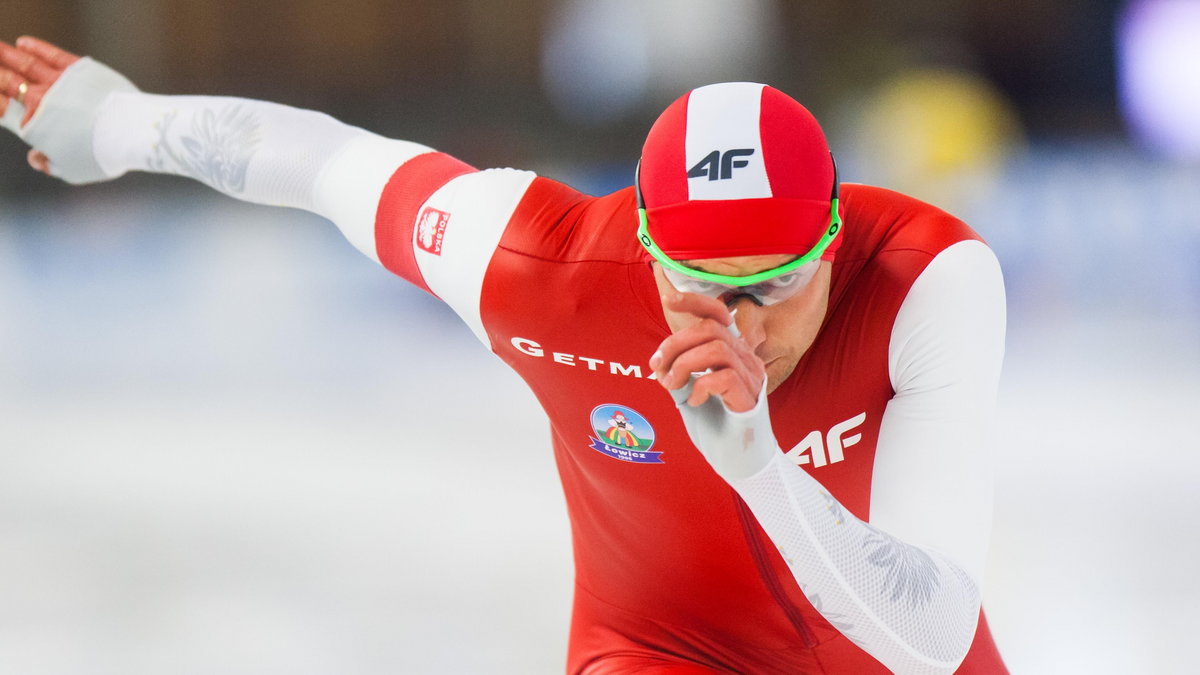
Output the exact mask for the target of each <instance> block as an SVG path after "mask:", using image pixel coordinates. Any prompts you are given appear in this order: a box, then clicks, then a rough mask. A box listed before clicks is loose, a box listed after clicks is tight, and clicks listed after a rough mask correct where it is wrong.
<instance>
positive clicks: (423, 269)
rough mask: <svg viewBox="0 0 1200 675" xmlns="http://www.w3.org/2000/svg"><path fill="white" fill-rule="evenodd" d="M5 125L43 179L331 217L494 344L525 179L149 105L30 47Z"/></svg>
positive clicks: (4, 106) (202, 109) (251, 118)
mask: <svg viewBox="0 0 1200 675" xmlns="http://www.w3.org/2000/svg"><path fill="white" fill-rule="evenodd" d="M19 83H25V87H23V88H22V89H18V85H19ZM22 90H23V91H24V104H22V103H21V102H19V101H18V100H17V97H18V96H19V95H20V94H21V91H22ZM0 114H2V119H0V126H4V127H6V128H8V129H10V130H11V131H13V132H14V133H16V134H17V135H18V136H20V137H21V138H22V139H24V140H25V141H26V142H27V143H29V144H30V145H31V146H33V148H34V149H33V150H32V151H31V154H30V162H31V163H32V164H33V165H34V167H35V168H38V169H40V170H43V171H46V172H47V173H50V174H52V175H56V176H58V177H60V178H62V179H63V180H66V181H67V182H71V183H89V182H96V181H101V180H108V179H112V178H116V177H117V176H120V175H122V174H124V173H125V172H127V171H153V172H158V173H169V174H177V175H181V176H187V177H190V178H194V179H196V180H198V181H200V182H202V183H205V184H206V185H209V186H210V187H212V188H214V189H216V190H219V191H221V192H223V193H225V194H228V195H230V196H232V197H236V198H238V199H242V200H245V201H249V202H255V203H259V204H268V205H274V206H289V207H294V208H301V209H306V210H309V211H313V212H315V213H318V214H320V215H322V216H325V217H326V218H328V219H330V220H331V221H333V222H334V223H335V224H336V225H337V226H338V227H339V228H340V229H341V230H342V233H343V234H345V236H346V238H347V239H349V240H350V242H351V243H352V244H354V246H355V247H357V248H358V249H359V250H360V251H362V252H363V253H364V254H366V255H367V256H369V257H370V258H372V259H373V260H376V261H377V262H379V263H381V264H382V265H383V266H384V267H386V268H387V269H389V270H390V271H392V272H394V273H396V274H398V275H400V276H402V277H404V278H405V279H407V280H409V281H411V282H412V283H414V284H416V285H417V286H419V287H421V288H423V289H425V290H428V291H429V292H431V293H433V294H435V295H437V296H438V297H440V298H441V299H442V300H444V301H445V302H446V304H448V305H450V306H451V307H452V308H453V309H454V310H455V311H456V312H457V313H458V314H459V316H461V317H462V318H463V320H464V321H466V323H467V325H468V326H470V327H471V329H472V331H473V332H474V333H475V335H476V336H477V337H478V338H479V339H480V340H481V341H482V342H484V344H488V337H487V334H486V331H485V330H484V328H483V321H482V317H481V315H480V294H481V289H482V285H483V277H484V274H485V271H486V269H487V264H488V261H489V260H490V257H491V252H492V251H493V250H494V248H495V246H496V245H497V243H498V242H499V240H500V236H501V234H502V233H503V231H504V228H505V225H506V224H507V222H508V220H509V218H510V217H511V215H512V214H513V212H514V210H515V209H516V207H517V205H518V203H519V202H520V201H521V199H522V198H523V196H524V195H525V193H526V191H527V189H528V188H529V186H530V185H531V183H532V182H533V180H534V178H535V176H534V174H532V173H530V172H527V171H517V170H513V169H489V170H485V171H476V170H475V169H473V168H472V167H470V166H468V165H466V164H464V163H462V162H460V161H458V160H456V159H454V158H453V157H450V156H448V155H445V154H443V153H439V152H436V151H434V150H432V149H430V148H428V147H426V146H424V145H420V144H418V143H412V142H408V141H399V140H391V139H387V138H384V137H382V136H378V135H376V134H373V133H370V132H367V131H364V130H362V129H358V128H355V127H352V126H349V125H346V124H343V123H341V122H339V121H337V120H335V119H333V118H332V117H329V116H328V115H324V114H321V113H316V112H312V111H307V110H299V109H296V108H291V107H288V106H283V105H278V104H274V103H266V102H263V101H253V100H248V99H240V98H227V97H215V96H156V95H152V94H145V93H142V92H140V91H138V89H137V88H136V87H135V86H134V85H133V84H132V83H130V82H129V81H128V80H126V79H125V78H124V77H122V76H121V75H120V74H119V73H116V72H115V71H113V70H112V69H110V68H108V67H106V66H104V65H102V64H100V63H98V62H96V61H93V60H91V59H86V58H85V59H80V58H79V57H78V56H75V55H74V54H70V53H68V52H65V51H63V50H61V49H59V48H57V47H55V46H53V45H51V44H49V43H46V42H42V41H40V40H35V39H31V38H22V39H21V40H20V41H19V43H18V47H16V48H14V47H12V46H10V45H6V44H4V43H2V42H0ZM451 222H452V225H451Z"/></svg>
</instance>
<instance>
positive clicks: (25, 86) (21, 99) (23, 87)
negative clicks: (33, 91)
mask: <svg viewBox="0 0 1200 675" xmlns="http://www.w3.org/2000/svg"><path fill="white" fill-rule="evenodd" d="M28 91H29V83H28V82H22V83H21V84H18V85H17V99H16V100H17V103H20V104H21V105H25V93H26V92H28Z"/></svg>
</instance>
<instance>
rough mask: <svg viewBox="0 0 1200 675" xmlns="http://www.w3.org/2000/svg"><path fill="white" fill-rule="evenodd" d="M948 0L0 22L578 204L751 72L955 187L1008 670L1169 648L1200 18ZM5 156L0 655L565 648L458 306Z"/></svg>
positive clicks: (502, 405)
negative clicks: (985, 365) (999, 355)
mask: <svg viewBox="0 0 1200 675" xmlns="http://www.w3.org/2000/svg"><path fill="white" fill-rule="evenodd" d="M964 4H976V3H951V2H938V1H932V2H927V3H916V4H915V5H914V4H913V3H900V2H877V3H856V2H842V3H837V2H814V3H794V4H793V3H774V2H769V1H767V0H761V1H756V2H733V1H732V0H731V1H729V2H724V1H720V2H718V1H713V2H708V3H704V4H701V5H696V4H695V3H686V2H681V1H674V0H671V1H668V0H663V1H661V2H657V3H637V2H632V0H631V1H628V2H625V1H621V0H566V1H561V2H559V1H551V0H519V1H518V0H513V1H512V2H506V3H492V2H486V1H484V0H476V1H473V2H472V1H465V0H464V1H461V2H433V1H429V2H404V3H398V4H397V3H385V2H372V1H369V0H359V1H357V2H351V3H348V4H347V5H346V7H344V8H342V9H340V10H338V12H337V13H336V15H334V14H331V13H330V12H329V11H328V10H327V9H324V8H323V5H322V4H320V3H316V2H310V1H308V0H303V1H297V2H292V3H255V4H254V5H253V7H251V6H250V4H249V3H236V2H232V1H228V2H213V3H204V4H203V5H201V4H200V3H181V2H169V1H167V0H161V1H155V0H120V1H118V0H113V1H112V2H108V3H105V2H100V3H90V2H88V3H85V2H71V1H68V0H36V1H35V0H6V4H5V8H4V9H3V10H2V11H3V12H4V13H6V17H7V18H9V19H10V20H6V21H5V23H4V24H3V25H6V26H7V27H6V28H5V29H4V30H5V31H20V32H28V33H34V34H39V35H42V36H45V37H47V38H50V39H56V40H60V41H62V42H63V44H64V45H65V46H67V47H70V48H75V49H77V50H79V51H85V52H90V53H92V54H94V55H95V56H97V57H98V58H100V59H101V60H105V61H107V62H109V63H110V64H112V65H114V66H116V67H118V68H120V69H122V70H125V71H126V72H129V73H130V74H131V75H133V76H134V77H135V79H136V80H137V81H138V82H139V83H141V84H142V85H143V86H144V87H145V88H147V89H150V90H155V91H163V92H168V93H183V92H188V93H226V94H238V95H248V96H256V97H262V98H270V99H275V100H281V101H284V102H288V103H293V104H296V105H304V106H308V107H314V108H318V109H321V110H326V111H329V112H332V113H335V114H336V115H337V116H339V117H341V118H343V119H346V120H348V121H350V122H353V123H356V124H361V125H364V126H367V127H369V128H371V129H374V130H377V131H380V132H382V133H387V134H389V135H393V136H397V137H404V138H410V139H413V140H418V141H422V142H426V143H429V144H432V145H435V146H437V147H439V148H442V149H446V150H449V151H452V152H454V153H456V154H457V155H459V156H460V157H462V158H463V159H465V160H467V161H469V162H471V163H473V164H476V165H480V166H485V165H515V166H521V167H526V168H532V169H535V170H538V171H540V172H541V173H544V174H546V175H549V176H551V177H560V178H564V179H567V180H569V181H570V182H572V183H573V184H575V185H576V186H578V187H580V188H582V189H586V190H589V191H593V192H598V193H599V192H604V191H607V190H611V189H616V188H619V187H622V186H624V185H627V184H628V182H629V175H630V174H631V173H632V167H633V162H634V160H635V159H636V156H637V152H638V148H639V146H640V137H641V135H643V134H644V133H645V130H646V128H647V127H648V125H649V123H650V121H651V120H652V119H653V117H654V115H655V114H656V113H657V112H658V111H659V110H660V109H661V107H662V106H663V105H665V104H666V103H667V102H669V100H670V99H671V98H673V97H674V96H675V95H677V94H678V93H680V92H682V91H684V90H686V89H687V88H689V87H691V86H695V85H697V84H700V83H702V82H706V81H711V80H719V79H735V78H745V79H758V80H766V81H770V82H773V83H778V84H779V85H780V86H781V87H782V88H784V89H785V90H786V91H788V92H789V93H791V94H793V95H794V96H796V97H797V98H799V99H800V100H801V101H803V102H805V103H807V104H809V105H810V106H811V107H812V108H813V109H814V110H815V111H816V112H817V113H818V117H820V118H821V119H822V120H823V121H824V122H825V124H826V126H827V129H828V130H829V132H830V136H831V140H832V145H833V147H834V150H835V152H836V153H838V156H839V164H840V165H841V166H842V167H843V170H842V173H843V178H844V179H845V180H849V181H858V182H869V183H875V184H882V185H886V186H889V187H896V188H898V189H902V190H905V191H908V192H910V193H912V194H914V195H916V196H918V197H923V198H926V199H928V200H930V201H932V202H934V203H937V204H939V205H942V206H944V207H946V208H948V209H949V210H951V211H952V212H954V213H956V214H957V215H959V216H961V217H963V218H964V219H965V220H967V221H968V222H969V223H971V224H972V225H973V226H975V227H976V228H977V229H978V230H979V231H980V232H981V233H982V234H983V235H984V236H985V238H987V239H988V240H989V242H990V243H991V244H992V245H993V247H994V248H995V249H996V251H997V254H998V255H999V257H1000V259H1001V263H1002V264H1003V266H1004V269H1005V273H1006V281H1007V285H1008V293H1009V312H1010V313H1009V339H1008V355H1007V358H1006V365H1005V373H1004V378H1003V382H1002V388H1001V392H1000V420H999V421H1000V423H999V428H998V433H997V436H998V438H997V444H996V445H997V452H996V467H997V499H996V520H995V531H994V537H993V548H992V555H991V561H990V566H989V578H988V580H987V600H986V606H987V608H988V612H989V616H990V618H991V621H992V625H993V630H994V632H995V634H996V637H997V641H998V642H999V645H1000V648H1001V650H1002V653H1003V654H1004V655H1005V657H1006V659H1007V661H1008V663H1009V665H1010V667H1011V668H1012V670H1013V672H1015V673H1187V672H1194V667H1193V666H1192V663H1191V662H1192V661H1193V659H1192V658H1191V648H1190V640H1191V639H1192V633H1193V632H1194V630H1195V628H1196V626H1200V585H1198V584H1197V581H1196V572H1195V570H1196V569H1197V568H1198V567H1200V537H1198V535H1197V525H1196V523H1197V520H1198V518H1200V458H1198V452H1197V451H1200V443H1198V442H1197V440H1196V434H1195V431H1194V428H1193V427H1191V426H1189V425H1191V424H1194V419H1195V417H1196V414H1197V410H1200V264H1198V260H1200V150H1198V149H1197V148H1198V147H1200V143H1197V142H1196V130H1197V129H1200V94H1197V93H1196V91H1197V88H1198V87H1200V71H1198V68H1200V66H1197V64H1200V54H1198V53H1197V52H1196V51H1195V49H1196V47H1195V46H1194V45H1193V43H1196V42H1200V41H1196V40H1195V36H1200V19H1198V18H1196V15H1197V12H1196V11H1194V9H1188V8H1189V7H1192V8H1195V7H1197V3H1194V2H1189V1H1188V0H1163V1H1153V0H1143V1H1139V2H1132V3H1123V2H1115V1H1114V2H1084V1H1082V0H1060V1H1058V2H1040V3H1035V2H1032V1H1031V0H1029V1H1021V2H1014V3H1001V4H1006V5H1007V7H1006V8H1005V9H1004V10H1003V11H1001V10H999V9H996V8H990V9H989V8H982V7H980V8H975V9H964V8H962V7H961V6H960V5H964ZM801 5H803V6H804V7H803V8H800V6H801ZM868 8H869V10H870V11H867V10H868ZM1189 21H1194V22H1195V23H1188V22H1189ZM1189 27H1190V30H1188V28H1189ZM1155 31H1157V32H1155ZM17 34H18V33H16V32H9V33H6V34H4V35H0V38H3V39H6V40H10V41H11V39H13V38H15V37H16V36H17ZM900 35H903V36H905V37H904V39H903V40H901V39H900V37H898V36H900ZM1180 36H1182V37H1180ZM1139 45H1143V47H1139ZM1144 45H1151V46H1150V47H1145V46H1144ZM1164 45H1166V46H1165V47H1164ZM1172 49H1174V51H1172ZM1189 49H1190V50H1192V51H1188V50H1189ZM362 71H367V72H362ZM21 155H22V151H21V149H20V146H19V145H18V144H17V143H16V142H15V141H13V140H12V139H10V138H7V137H6V138H4V139H3V143H2V144H0V177H2V178H0V673H22V674H24V673H29V674H33V675H59V674H62V675H68V674H69V675H93V674H98V675H99V674H103V675H108V674H113V675H116V674H122V675H125V674H138V675H141V674H151V673H154V674H157V673H163V672H171V673H180V674H185V675H188V674H193V673H195V674H197V675H199V674H208V673H237V674H240V673H246V674H251V673H255V674H260V673H288V674H305V673H313V674H317V673H332V672H337V673H363V674H375V673H553V672H560V671H561V670H562V665H563V662H564V652H565V644H566V635H567V620H568V614H569V603H570V583H571V561H570V550H569V543H568V536H569V535H568V531H567V523H566V516H565V513H564V510H563V506H562V496H561V488H560V487H559V485H558V482H557V477H556V474H555V471H554V467H553V463H552V459H551V456H550V452H549V443H548V438H547V434H546V424H545V422H544V420H543V419H542V417H541V415H540V413H539V411H538V409H537V407H536V404H535V402H534V400H533V398H532V396H531V395H530V394H529V393H528V392H526V391H525V389H524V388H523V385H522V384H521V382H520V381H519V380H518V379H517V378H516V376H515V375H513V374H512V373H510V372H508V371H507V370H505V369H504V368H503V367H502V365H501V364H500V362H499V361H498V360H497V359H495V358H493V357H492V356H491V355H490V354H489V353H488V352H487V350H486V349H485V348H483V347H482V346H481V345H479V344H478V343H476V342H475V341H474V338H473V337H472V336H471V335H470V333H469V331H468V330H467V329H466V328H465V326H463V325H462V324H461V323H460V322H459V321H458V320H457V319H456V318H455V317H454V316H453V315H451V314H450V313H449V312H448V311H446V310H445V309H444V308H443V307H441V306H440V305H439V304H438V303H437V302H436V301H434V300H433V299H431V298H429V297H428V296H425V295H424V294H422V293H421V292H419V291H416V290H414V289H412V288H410V287H408V286H406V285H405V283H404V282H403V281H401V280H399V279H397V278H394V277H391V276H390V275H389V274H388V273H386V272H384V271H383V270H381V269H378V268H377V267H375V266H374V265H373V264H372V263H370V262H369V261H368V260H366V259H365V258H364V257H362V256H361V255H359V254H358V253H357V252H355V251H354V250H353V249H352V248H351V247H350V245H349V244H348V243H346V242H345V241H344V240H342V239H341V237H340V235H339V234H338V233H337V232H336V230H335V228H333V227H332V226H330V225H329V224H327V223H325V222H324V221H322V220H321V219H319V218H316V217H314V216H311V215H308V214H305V213H300V212H296V211H284V210H273V209H269V208H264V207H258V206H250V205H245V204H239V203H237V202H234V201H232V200H228V199H225V198H223V197H220V196H217V195H211V194H209V193H207V192H205V191H204V190H203V189H201V188H198V187H195V186H192V185H190V184H187V183H186V181H182V180H178V179H170V178H163V177H146V176H131V177H127V178H125V179H122V180H121V181H118V182H116V183H114V184H108V185H101V186H93V187H87V188H79V189H68V188H66V187H63V186H59V185H57V184H55V183H54V182H52V181H50V180H46V179H41V178H38V177H37V176H36V175H34V174H33V173H32V172H31V171H28V170H26V169H24V166H23V160H22V158H21Z"/></svg>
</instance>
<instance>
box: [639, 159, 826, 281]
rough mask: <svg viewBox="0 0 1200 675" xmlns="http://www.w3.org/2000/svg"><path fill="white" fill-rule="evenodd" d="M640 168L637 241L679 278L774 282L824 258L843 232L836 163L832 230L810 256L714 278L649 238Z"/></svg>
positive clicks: (811, 250) (823, 235)
mask: <svg viewBox="0 0 1200 675" xmlns="http://www.w3.org/2000/svg"><path fill="white" fill-rule="evenodd" d="M829 157H830V160H832V159H833V155H830V156H829ZM641 168H642V165H641V162H638V167H637V170H636V171H635V172H634V191H635V192H636V193H637V210H638V223H639V224H638V232H637V237H638V241H640V242H641V243H642V246H643V247H644V248H645V249H646V250H647V251H648V252H649V253H650V255H651V256H653V257H654V259H655V260H657V261H658V262H659V264H661V265H662V266H663V267H666V268H669V269H672V270H675V271H676V272H679V273H680V274H686V275H687V276H689V277H693V278H696V279H700V280H702V281H709V282H712V283H715V284H724V285H726V286H753V285H754V284H758V283H762V282H764V281H766V280H768V279H774V278H775V277H778V276H782V275H784V274H787V273H788V272H791V271H792V270H794V269H796V268H797V267H800V266H801V265H804V264H805V263H808V262H812V261H813V260H816V259H817V258H819V257H821V254H823V253H825V249H827V248H829V244H830V243H832V242H833V239H834V237H836V236H837V235H838V232H840V231H841V229H842V217H841V215H839V214H838V187H839V182H838V171H837V162H834V164H833V196H832V197H831V198H830V202H829V227H827V228H826V229H825V233H824V234H822V235H821V238H820V239H819V240H818V241H817V243H816V245H815V246H813V247H812V248H811V249H810V250H809V251H808V253H805V254H804V255H802V256H800V257H799V258H797V259H795V260H793V261H791V262H789V263H786V264H783V265H780V266H779V267H773V268H771V269H769V270H763V271H761V272H755V273H754V274H747V275H746V276H736V277H735V276H728V275H725V274H715V273H713V272H705V271H703V270H698V269H696V268H694V267H688V266H687V265H684V264H683V263H681V262H679V261H678V260H672V259H671V258H669V257H668V256H667V254H666V253H664V252H663V250H662V249H661V248H659V246H658V244H656V243H654V238H653V237H651V236H650V228H649V224H648V222H647V220H646V202H645V201H643V199H642V185H641Z"/></svg>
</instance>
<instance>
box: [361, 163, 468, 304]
mask: <svg viewBox="0 0 1200 675" xmlns="http://www.w3.org/2000/svg"><path fill="white" fill-rule="evenodd" d="M476 170H477V169H475V168H474V167H472V166H470V165H469V164H466V163H464V162H460V161H459V160H457V159H455V158H453V157H451V156H450V155H447V154H445V153H441V152H430V153H426V154H424V155H417V156H416V157H413V158H412V159H410V160H408V161H407V162H405V163H404V164H402V165H401V166H400V168H398V169H396V173H394V174H392V177H391V179H389V180H388V183H387V186H386V187H384V188H383V196H382V197H380V199H379V208H378V210H376V212H375V252H376V254H378V255H379V262H381V263H383V266H384V267H385V268H387V269H388V270H389V271H390V272H392V273H394V274H397V275H399V276H401V277H404V278H405V279H407V280H408V281H409V282H411V283H413V284H415V285H416V286H417V287H419V288H421V289H422V290H424V291H425V292H427V293H429V294H431V295H432V294H433V291H431V290H429V286H428V285H427V284H426V283H425V279H424V277H422V276H421V270H420V269H419V268H418V267H417V260H416V257H415V256H414V255H413V248H412V247H413V228H414V227H415V226H416V223H417V211H418V209H420V208H421V205H422V204H424V203H425V201H426V200H428V199H429V197H430V196H431V195H433V193H434V192H437V190H438V188H440V187H442V186H443V185H445V184H446V183H448V182H450V181H451V180H452V179H454V178H457V177H458V176H461V175H463V174H467V173H472V172H474V171H476Z"/></svg>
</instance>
